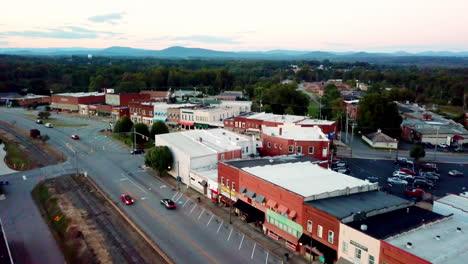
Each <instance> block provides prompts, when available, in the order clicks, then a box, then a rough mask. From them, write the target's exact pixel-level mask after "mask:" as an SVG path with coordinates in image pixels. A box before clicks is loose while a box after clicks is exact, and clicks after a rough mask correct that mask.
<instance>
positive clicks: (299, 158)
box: [224, 155, 318, 169]
mask: <svg viewBox="0 0 468 264" xmlns="http://www.w3.org/2000/svg"><path fill="white" fill-rule="evenodd" d="M317 161H318V160H317V159H314V158H311V157H307V156H304V155H287V156H286V155H285V156H275V157H262V158H254V159H241V160H229V161H224V163H226V164H228V165H230V166H232V167H235V168H239V169H242V168H250V167H257V166H265V165H271V164H273V163H274V164H283V163H296V162H317Z"/></svg>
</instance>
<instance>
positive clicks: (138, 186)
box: [128, 179, 146, 193]
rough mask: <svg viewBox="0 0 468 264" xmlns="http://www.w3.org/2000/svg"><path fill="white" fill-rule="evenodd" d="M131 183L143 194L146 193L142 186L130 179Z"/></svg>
mask: <svg viewBox="0 0 468 264" xmlns="http://www.w3.org/2000/svg"><path fill="white" fill-rule="evenodd" d="M128 180H129V181H130V182H131V183H133V185H135V186H136V187H137V188H138V189H140V190H141V191H142V192H144V193H146V190H145V189H144V188H142V187H140V185H138V184H136V183H135V182H133V181H132V180H130V179H128Z"/></svg>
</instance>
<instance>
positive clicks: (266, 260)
mask: <svg viewBox="0 0 468 264" xmlns="http://www.w3.org/2000/svg"><path fill="white" fill-rule="evenodd" d="M269 254H270V252H269V251H267V256H266V259H265V264H267V263H268V255H269Z"/></svg>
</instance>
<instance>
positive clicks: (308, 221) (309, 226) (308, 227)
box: [307, 220, 313, 233]
mask: <svg viewBox="0 0 468 264" xmlns="http://www.w3.org/2000/svg"><path fill="white" fill-rule="evenodd" d="M312 224H313V223H312V221H310V220H307V232H310V233H312Z"/></svg>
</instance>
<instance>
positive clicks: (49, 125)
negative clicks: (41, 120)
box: [45, 123, 54, 128]
mask: <svg viewBox="0 0 468 264" xmlns="http://www.w3.org/2000/svg"><path fill="white" fill-rule="evenodd" d="M45 126H46V127H51V128H52V127H54V126H53V125H52V124H51V123H45Z"/></svg>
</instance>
